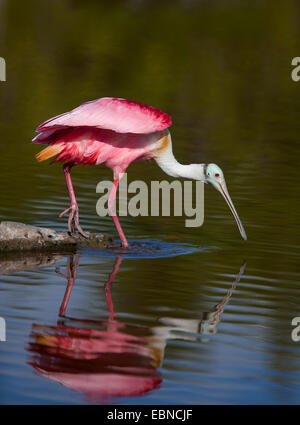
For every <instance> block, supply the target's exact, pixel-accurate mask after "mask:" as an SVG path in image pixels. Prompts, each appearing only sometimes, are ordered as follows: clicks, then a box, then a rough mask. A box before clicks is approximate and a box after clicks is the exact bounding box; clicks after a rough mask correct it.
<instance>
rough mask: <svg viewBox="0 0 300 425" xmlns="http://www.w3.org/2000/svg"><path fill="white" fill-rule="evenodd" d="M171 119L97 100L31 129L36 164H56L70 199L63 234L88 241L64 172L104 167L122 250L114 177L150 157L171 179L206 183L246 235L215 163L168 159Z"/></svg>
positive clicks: (121, 103) (139, 106) (124, 103)
mask: <svg viewBox="0 0 300 425" xmlns="http://www.w3.org/2000/svg"><path fill="white" fill-rule="evenodd" d="M171 124H172V119H171V117H170V116H169V115H168V114H166V113H165V112H163V111H161V110H159V109H156V108H153V107H152V106H147V105H143V104H141V103H138V102H133V101H129V100H126V99H118V98H112V97H103V98H100V99H96V100H94V101H91V102H86V103H83V104H82V105H80V106H79V107H77V108H75V109H73V110H72V111H70V112H66V113H64V114H61V115H58V116H56V117H54V118H50V119H49V120H47V121H45V122H44V123H42V124H41V125H39V127H38V128H37V130H36V131H37V132H38V133H39V134H38V135H37V136H36V137H35V138H34V139H33V142H34V143H42V144H46V145H48V146H47V147H46V148H45V149H43V150H42V151H41V152H39V153H38V154H37V155H36V158H37V160H38V161H45V160H47V159H49V158H52V157H54V159H53V161H52V162H58V161H59V162H62V163H63V170H64V174H65V177H66V181H67V187H68V191H69V196H70V201H71V203H70V207H69V208H67V209H66V210H65V211H63V212H62V213H61V214H60V216H59V217H62V216H63V215H64V214H66V213H67V212H69V219H68V230H69V232H70V233H71V234H73V233H74V231H75V228H76V229H77V230H78V232H79V233H80V234H81V235H83V236H84V237H89V236H88V234H87V233H85V232H84V231H83V230H82V228H81V226H80V224H79V210H78V204H77V201H76V197H75V193H74V189H73V185H72V181H71V175H70V170H71V168H72V167H73V166H75V165H80V164H83V165H85V164H89V165H99V164H105V165H106V166H107V167H109V168H111V169H112V171H113V178H114V181H113V186H112V189H111V192H110V194H109V199H108V209H109V212H110V215H111V216H112V217H113V220H114V223H115V226H116V228H117V231H118V233H119V236H120V239H121V243H122V246H123V247H124V248H127V247H128V242H127V240H126V237H125V234H124V232H123V230H122V227H121V225H120V223H119V220H118V217H117V215H116V212H115V208H114V201H115V198H116V193H117V188H118V184H119V181H120V179H121V178H122V176H123V175H124V173H125V172H126V170H127V168H128V166H129V165H130V164H131V163H132V162H135V161H142V160H151V159H154V160H155V161H156V163H157V165H158V166H159V167H160V168H161V169H162V170H163V171H164V172H166V173H167V174H168V175H170V176H172V177H183V178H187V179H194V180H200V181H203V182H205V183H210V184H211V185H212V186H214V187H215V188H216V189H217V190H218V191H219V192H221V194H222V195H223V197H224V198H225V200H226V202H227V203H228V205H229V207H230V209H231V211H232V213H233V215H234V217H235V219H236V222H237V225H238V227H239V230H240V233H241V235H242V237H243V238H244V239H245V240H246V239H247V236H246V233H245V230H244V228H243V225H242V223H241V221H240V219H239V216H238V214H237V212H236V210H235V208H234V205H233V203H232V201H231V199H230V196H229V193H228V190H227V187H226V183H225V179H224V175H223V172H222V170H221V169H220V168H219V167H218V166H217V165H216V164H189V165H183V164H180V163H179V162H178V161H177V160H176V159H175V157H174V155H173V151H172V141H171V136H170V132H169V130H168V127H170V126H171Z"/></svg>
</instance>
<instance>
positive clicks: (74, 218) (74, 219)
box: [59, 204, 89, 239]
mask: <svg viewBox="0 0 300 425" xmlns="http://www.w3.org/2000/svg"><path fill="white" fill-rule="evenodd" d="M68 212H69V219H68V230H69V233H70V234H71V235H74V233H75V228H76V229H77V230H78V233H80V234H81V235H82V236H83V237H84V238H87V239H88V238H89V235H88V234H87V233H86V232H84V231H83V230H82V228H81V226H80V224H79V209H78V206H77V205H76V204H72V205H71V206H70V207H69V208H67V209H66V210H64V211H63V212H62V213H60V214H59V218H61V217H62V216H64V215H65V214H66V213H68Z"/></svg>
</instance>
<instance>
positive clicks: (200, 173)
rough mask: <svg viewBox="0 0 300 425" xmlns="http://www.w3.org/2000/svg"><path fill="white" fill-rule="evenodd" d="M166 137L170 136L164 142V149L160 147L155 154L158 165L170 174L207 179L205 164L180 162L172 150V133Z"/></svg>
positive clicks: (201, 179)
mask: <svg viewBox="0 0 300 425" xmlns="http://www.w3.org/2000/svg"><path fill="white" fill-rule="evenodd" d="M166 137H168V142H167V143H166V142H165V143H164V147H163V149H159V151H158V154H157V155H156V156H155V161H156V163H157V165H158V166H159V167H160V168H161V169H162V170H163V171H164V172H165V173H166V174H168V175H169V176H172V177H177V178H179V177H182V178H186V179H193V180H200V181H205V174H204V164H187V165H184V164H181V163H180V162H178V161H177V159H176V158H175V156H174V154H173V151H172V141H171V136H170V134H168V136H166Z"/></svg>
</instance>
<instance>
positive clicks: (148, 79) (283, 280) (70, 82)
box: [0, 0, 300, 404]
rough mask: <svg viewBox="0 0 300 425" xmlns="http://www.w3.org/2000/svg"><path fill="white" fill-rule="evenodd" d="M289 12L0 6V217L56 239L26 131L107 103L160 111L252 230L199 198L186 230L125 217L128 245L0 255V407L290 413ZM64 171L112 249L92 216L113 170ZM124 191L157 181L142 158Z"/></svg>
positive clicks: (201, 5) (293, 194)
mask: <svg viewBox="0 0 300 425" xmlns="http://www.w3.org/2000/svg"><path fill="white" fill-rule="evenodd" d="M298 15H299V5H298V3H297V2H296V1H291V0H290V1H280V2H278V3H277V4H276V7H274V6H273V4H272V3H271V2H270V1H266V2H251V4H246V3H245V4H244V5H243V6H242V5H240V4H238V3H236V2H213V3H205V2H178V3H176V2H165V3H164V4H160V3H156V2H151V1H149V2H133V1H131V2H118V3H116V6H114V7H112V6H110V5H109V3H107V4H102V5H99V3H98V2H96V1H95V2H93V1H87V2H84V3H80V2H76V1H64V2H62V1H52V2H41V1H32V2H26V5H25V4H21V3H17V2H16V1H15V0H11V1H9V2H8V1H2V2H0V24H1V25H0V54H1V56H3V57H4V58H5V59H6V63H7V81H6V82H1V83H0V84H1V85H0V135H1V136H0V164H1V167H0V170H1V171H0V173H1V174H0V175H1V191H0V215H1V219H5V220H15V221H21V222H24V223H28V224H35V225H41V226H49V227H52V228H55V229H57V230H64V229H65V228H66V219H59V218H58V217H57V216H58V213H59V212H61V211H62V210H63V209H65V208H66V206H67V205H68V199H67V194H66V188H65V182H64V179H63V174H62V171H61V168H60V167H59V166H58V165H54V166H51V167H50V166H49V165H47V164H45V163H42V164H38V163H37V162H36V161H35V158H34V155H35V153H36V152H37V151H38V147H37V146H34V145H32V144H31V142H30V141H31V139H32V137H33V135H34V129H35V128H36V127H37V125H38V124H39V123H40V122H42V121H44V120H45V119H47V118H49V117H51V116H53V115H56V114H58V113H61V112H64V111H67V110H69V109H71V108H73V107H75V106H77V105H78V104H80V103H82V102H83V101H86V100H90V99H94V98H97V97H101V96H118V97H124V98H129V99H134V100H137V101H141V102H144V103H147V104H151V105H153V106H157V107H159V108H161V109H163V110H165V111H166V112H168V113H170V115H171V116H172V118H173V126H172V128H171V133H172V137H173V143H174V152H175V155H176V157H177V158H178V160H179V161H181V162H183V163H191V162H200V163H201V162H215V163H217V164H218V165H220V166H221V167H222V169H223V171H224V174H225V177H226V180H227V185H228V189H229V192H230V194H231V196H232V199H233V201H234V204H235V206H236V208H237V210H238V212H239V215H240V217H241V219H242V221H243V224H244V226H245V229H246V232H247V235H248V241H247V242H246V243H245V242H244V241H243V240H242V239H241V237H240V235H239V233H238V230H237V227H236V225H235V223H234V221H233V218H232V216H231V214H230V211H229V210H228V207H227V205H226V204H225V202H224V201H223V199H222V198H221V196H220V195H219V194H218V193H217V192H216V191H215V190H214V189H213V188H211V187H205V223H204V226H202V227H200V228H197V229H193V228H186V227H185V226H184V220H185V217H136V218H133V217H122V218H121V223H122V226H123V229H124V231H125V234H126V235H127V236H128V238H129V241H130V242H131V243H132V244H133V248H132V250H131V251H130V252H125V253H124V252H122V251H120V250H109V251H96V250H83V251H82V252H80V253H74V255H71V256H70V254H67V253H52V254H49V255H42V254H39V255H38V256H34V255H31V256H24V255H23V256H19V255H13V256H11V255H10V256H6V257H1V258H0V271H1V277H0V316H1V317H3V318H5V320H6V326H7V329H6V334H7V335H6V336H7V341H6V342H0V375H1V380H0V382H1V384H0V402H1V403H2V404H7V403H30V404H38V403H50V404H51V403H63V404H64V403H68V404H80V403H92V404H95V403H122V404H127V403H132V404H148V403H149V404H166V403H195V404H200V403H298V402H299V397H300V386H299V384H300V375H299V370H300V356H299V343H297V342H293V341H292V338H291V332H292V330H293V327H292V325H291V321H292V319H293V318H294V317H296V316H300V314H299V313H300V306H299V289H300V285H299V277H300V270H299V257H300V245H299V240H300V238H299V237H300V231H299V219H300V214H299V211H300V208H299V207H300V203H299V178H298V168H299V167H298V160H299V154H300V147H299V130H300V126H299V114H300V96H299V90H300V85H298V84H300V83H298V84H297V83H295V82H293V81H292V80H291V77H290V72H291V66H290V63H291V59H292V58H293V57H294V56H297V54H299V45H298V44H299V41H298V40H299V39H300V34H299V32H300V29H299V25H298V22H297V19H296V17H297V16H298ZM66 16H67V17H68V19H66ZM20 35H22V36H20ZM72 177H73V183H74V187H75V191H76V194H77V197H78V201H79V206H80V214H81V224H82V226H83V228H84V229H86V230H88V231H95V232H103V233H106V234H108V235H112V236H114V237H116V232H115V229H114V227H113V223H112V221H111V219H110V218H104V219H100V217H98V216H97V214H96V210H95V207H96V202H97V199H98V197H99V195H98V194H97V193H96V191H95V188H96V185H97V183H98V182H99V181H100V180H103V179H110V178H111V172H110V170H108V169H106V168H104V167H81V168H80V167H78V168H77V169H74V171H72ZM128 178H129V179H131V180H135V179H144V180H145V181H146V182H148V183H149V182H150V181H151V180H161V179H164V178H166V176H165V175H164V174H163V172H162V171H161V170H159V169H158V168H157V166H156V165H155V164H153V163H141V164H134V165H132V166H131V167H130V168H129V170H128ZM170 180H171V179H170ZM67 301H68V302H67Z"/></svg>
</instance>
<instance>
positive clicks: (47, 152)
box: [35, 145, 64, 162]
mask: <svg viewBox="0 0 300 425" xmlns="http://www.w3.org/2000/svg"><path fill="white" fill-rule="evenodd" d="M63 148H64V147H63V146H62V145H49V146H47V147H46V148H45V149H43V150H42V151H41V152H39V153H37V154H36V155H35V157H36V159H37V160H38V161H39V162H42V161H46V160H47V159H49V158H52V156H55V155H58V154H59V153H60V152H61V151H62V150H63Z"/></svg>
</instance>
